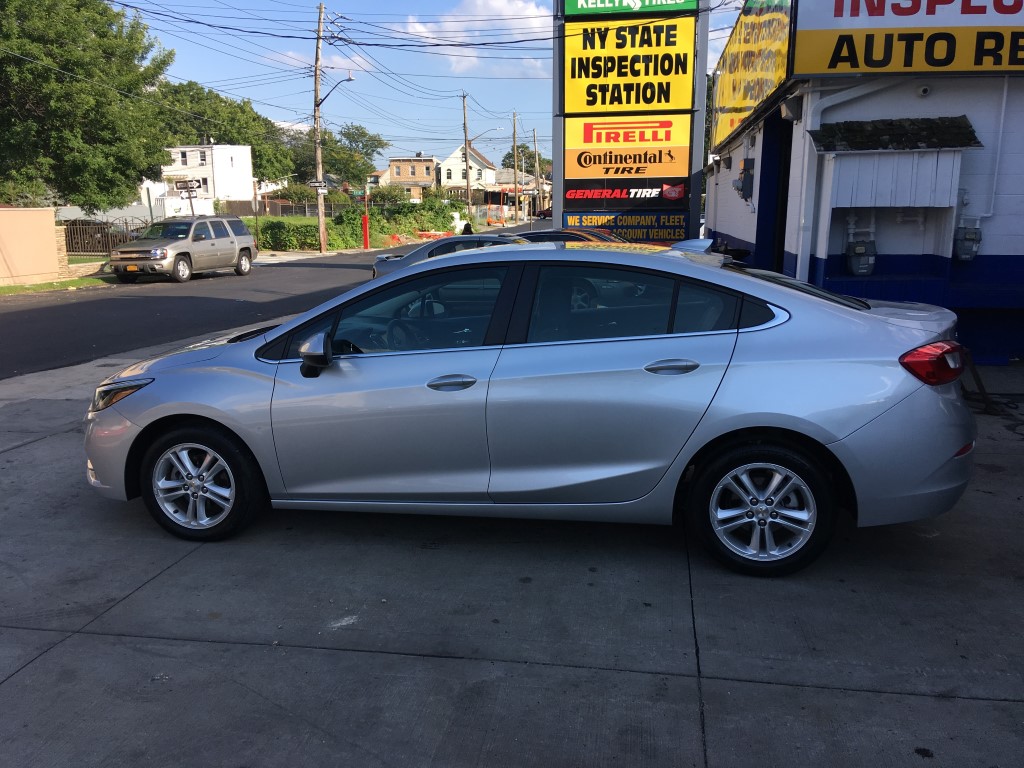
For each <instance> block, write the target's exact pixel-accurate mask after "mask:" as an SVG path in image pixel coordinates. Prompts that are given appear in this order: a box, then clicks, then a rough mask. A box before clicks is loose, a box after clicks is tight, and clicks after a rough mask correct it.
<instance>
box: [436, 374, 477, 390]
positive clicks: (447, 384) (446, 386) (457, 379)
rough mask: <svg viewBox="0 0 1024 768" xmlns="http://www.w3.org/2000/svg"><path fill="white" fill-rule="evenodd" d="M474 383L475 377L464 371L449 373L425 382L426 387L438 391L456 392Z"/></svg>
mask: <svg viewBox="0 0 1024 768" xmlns="http://www.w3.org/2000/svg"><path fill="white" fill-rule="evenodd" d="M474 384H476V379H474V378H473V377H472V376H469V375H467V374H465V373H449V374H447V375H446V376H438V377H437V378H436V379H431V380H430V381H428V382H427V386H428V387H430V388H431V389H436V390H437V391H438V392H457V391H458V390H460V389H469V388H470V387H472V386H473V385H474Z"/></svg>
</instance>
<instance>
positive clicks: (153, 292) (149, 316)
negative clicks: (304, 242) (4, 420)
mask: <svg viewBox="0 0 1024 768" xmlns="http://www.w3.org/2000/svg"><path fill="white" fill-rule="evenodd" d="M372 260H373V259H372V256H368V255H364V254H358V255H354V256H353V255H340V256H323V257H317V258H313V259H310V260H304V261H289V262H286V263H282V264H275V263H274V261H273V257H270V256H266V257H263V258H261V259H258V260H257V264H258V265H259V266H257V267H255V268H254V269H253V270H252V272H251V273H250V275H249V276H248V277H244V278H243V277H238V276H237V275H235V273H234V272H231V271H225V272H218V273H214V274H209V275H197V276H196V277H195V278H193V279H192V280H191V281H189V282H188V283H184V284H179V283H174V282H171V281H170V280H163V279H153V278H150V279H143V280H141V281H140V282H138V283H135V284H134V285H120V284H114V285H109V286H101V287H96V288H88V289H82V290H77V291H68V290H61V291H48V292H45V293H35V294H20V295H15V296H7V297H3V298H0V327H2V328H3V329H4V333H2V334H0V379H6V378H9V377H11V376H18V375H20V374H24V373H33V372H36V371H46V370H50V369H53V368H59V367H62V366H66V365H75V364H78V363H84V362H88V361H89V360H95V359H96V358H98V357H105V356H108V355H112V354H116V353H118V352H124V351H126V350H130V349H138V348H140V347H147V346H152V345H155V344H163V343H166V342H170V341H174V340H176V339H183V338H188V337H190V336H197V335H201V334H204V333H209V332H212V331H218V330H222V329H225V328H235V327H238V326H240V325H246V324H249V323H259V322H263V321H269V320H272V319H274V318H278V317H281V316H283V315H291V314H295V313H297V312H301V311H304V310H306V309H309V308H310V307H314V306H316V305H317V304H319V303H321V302H323V301H326V300H327V299H329V298H331V297H333V296H336V295H338V293H340V292H342V291H344V290H345V289H347V288H350V287H352V286H354V285H357V284H359V283H361V282H363V281H365V280H367V279H368V278H369V277H370V263H371V262H372Z"/></svg>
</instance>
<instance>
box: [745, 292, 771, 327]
mask: <svg viewBox="0 0 1024 768" xmlns="http://www.w3.org/2000/svg"><path fill="white" fill-rule="evenodd" d="M774 319H775V313H774V312H773V311H772V310H771V309H770V308H769V307H768V305H767V304H765V303H764V302H763V301H759V300H758V299H754V298H751V297H750V296H747V297H746V298H744V299H743V310H742V312H741V313H740V328H756V327H757V326H759V325H764V324H765V323H770V322H771V321H772V320H774Z"/></svg>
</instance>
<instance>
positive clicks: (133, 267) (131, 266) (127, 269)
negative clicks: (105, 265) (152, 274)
mask: <svg viewBox="0 0 1024 768" xmlns="http://www.w3.org/2000/svg"><path fill="white" fill-rule="evenodd" d="M124 271H125V272H138V271H139V268H138V266H136V265H135V264H129V265H128V266H127V267H125V268H124Z"/></svg>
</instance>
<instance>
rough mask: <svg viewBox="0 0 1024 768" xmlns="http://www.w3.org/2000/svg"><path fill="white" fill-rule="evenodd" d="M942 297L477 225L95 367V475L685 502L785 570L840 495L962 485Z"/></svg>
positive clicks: (225, 497)
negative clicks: (235, 324)
mask: <svg viewBox="0 0 1024 768" xmlns="http://www.w3.org/2000/svg"><path fill="white" fill-rule="evenodd" d="M581 289H582V290H581ZM955 320H956V318H955V315H954V314H953V313H952V312H950V311H948V310H945V309H941V308H938V307H933V306H928V305H922V304H896V303H888V302H877V301H862V300H859V299H851V298H848V297H844V296H838V295H834V294H831V293H829V292H827V291H825V290H823V289H821V288H817V287H814V286H810V285H808V284H806V283H802V282H800V281H798V280H795V279H792V278H788V277H785V276H783V275H779V274H777V273H772V272H764V271H760V270H755V269H750V268H746V267H743V266H742V265H737V264H734V263H730V262H729V261H728V260H727V259H725V258H724V257H721V256H717V255H715V254H706V253H686V252H682V251H678V250H660V251H653V252H652V249H651V248H650V247H648V248H646V249H645V248H643V247H642V246H622V247H620V246H614V245H608V244H605V245H601V244H577V243H569V244H566V245H564V246H563V245H554V246H552V247H549V248H538V247H535V246H529V247H528V246H514V245H513V246H504V247H502V246H495V247H491V248H486V249H478V250H473V251H467V252H464V253H457V254H451V255H449V256H446V257H444V258H438V259H432V260H430V261H428V262H425V263H420V264H417V265H413V266H411V267H409V268H408V269H406V270H404V271H402V272H401V273H397V274H394V275H392V276H391V277H389V278H385V279H381V280H377V281H370V282H367V283H365V284H363V285H362V286H360V287H358V288H355V289H353V290H351V291H348V292H346V293H344V294H343V295H341V296H339V297H337V298H335V299H333V300H331V301H329V302H327V303H325V304H323V305H321V306H319V307H316V308H315V309H312V310H310V311H309V312H307V313H305V314H303V315H300V316H299V317H297V318H294V319H292V320H290V321H288V322H286V323H284V324H282V325H280V326H276V327H268V328H261V329H256V330H253V331H250V332H247V333H243V334H241V335H238V336H235V337H233V338H230V339H219V340H213V341H209V342H206V343H202V344H198V345H195V346H193V347H190V348H188V349H187V350H185V351H182V352H179V353H176V354H171V355H166V356H162V357H158V358H155V359H152V360H148V361H146V362H142V363H139V364H137V365H133V366H131V367H129V368H126V369H125V370H123V371H121V372H119V373H117V374H115V375H113V376H111V377H109V378H108V379H106V380H105V381H104V382H103V383H102V384H100V386H99V387H98V388H97V389H96V393H95V397H94V399H93V402H92V406H91V407H90V409H89V412H88V415H87V417H86V441H85V442H86V453H87V458H88V465H87V476H88V479H89V482H90V483H91V484H92V485H93V486H94V487H95V488H97V489H98V490H99V491H100V492H101V493H103V494H105V495H107V496H110V497H112V498H115V499H127V498H132V497H135V496H139V495H141V496H142V497H143V499H144V501H145V504H146V506H147V508H148V510H149V512H150V513H151V514H152V516H153V517H154V519H155V520H156V521H157V522H158V523H159V524H160V525H162V526H163V527H164V528H165V529H167V530H168V531H170V532H171V533H174V534H175V535H177V536H180V537H182V538H185V539H191V540H197V541H203V540H211V539H219V538H223V537H225V536H228V535H231V534H233V533H235V532H236V531H238V530H240V529H241V528H242V527H243V526H244V525H245V524H246V523H248V522H249V521H250V520H251V519H252V517H253V514H254V513H255V512H256V511H257V510H259V509H260V508H262V507H264V506H266V505H267V504H268V503H269V504H270V505H271V506H272V507H274V508H276V509H318V510H338V511H380V512H403V513H420V514H455V515H477V516H495V517H530V518H552V519H566V520H599V521H621V522H632V523H659V524H671V523H673V522H677V523H689V524H691V525H692V526H693V528H694V529H695V530H696V531H697V532H699V534H700V536H701V537H702V539H703V540H704V542H705V543H706V544H707V546H708V547H709V548H710V550H711V552H712V553H714V555H715V556H717V557H718V558H720V559H721V560H722V561H723V562H724V563H726V564H727V565H729V566H731V567H732V568H735V569H736V570H739V571H742V572H745V573H750V574H759V575H779V574H784V573H788V572H791V571H793V570H796V569H798V568H800V567H803V566H805V565H807V564H808V563H809V562H811V561H812V560H813V559H814V558H815V557H817V555H818V554H819V553H820V552H821V551H822V550H823V548H824V547H825V545H826V543H827V542H828V539H829V536H830V533H831V531H832V528H833V524H834V522H835V520H836V518H837V516H838V515H839V514H840V513H841V510H845V511H848V512H849V513H850V514H852V515H853V516H854V518H855V520H856V522H857V524H859V525H861V526H874V525H883V524H887V523H898V522H904V521H909V520H917V519H920V518H926V517H929V516H933V515H938V514H940V513H943V512H945V511H947V510H949V509H950V508H951V507H952V506H953V505H954V504H955V503H956V501H957V500H958V499H959V498H960V496H961V494H962V493H963V491H964V488H965V487H966V485H967V482H968V478H969V475H970V469H971V463H972V449H973V445H974V438H975V428H974V421H973V417H972V415H971V413H970V411H969V410H968V408H967V407H966V406H965V404H964V402H963V401H962V399H961V394H960V389H959V386H958V383H957V379H958V377H959V376H960V374H961V350H960V347H959V346H958V345H957V343H956V341H955V340H954V328H955Z"/></svg>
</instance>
